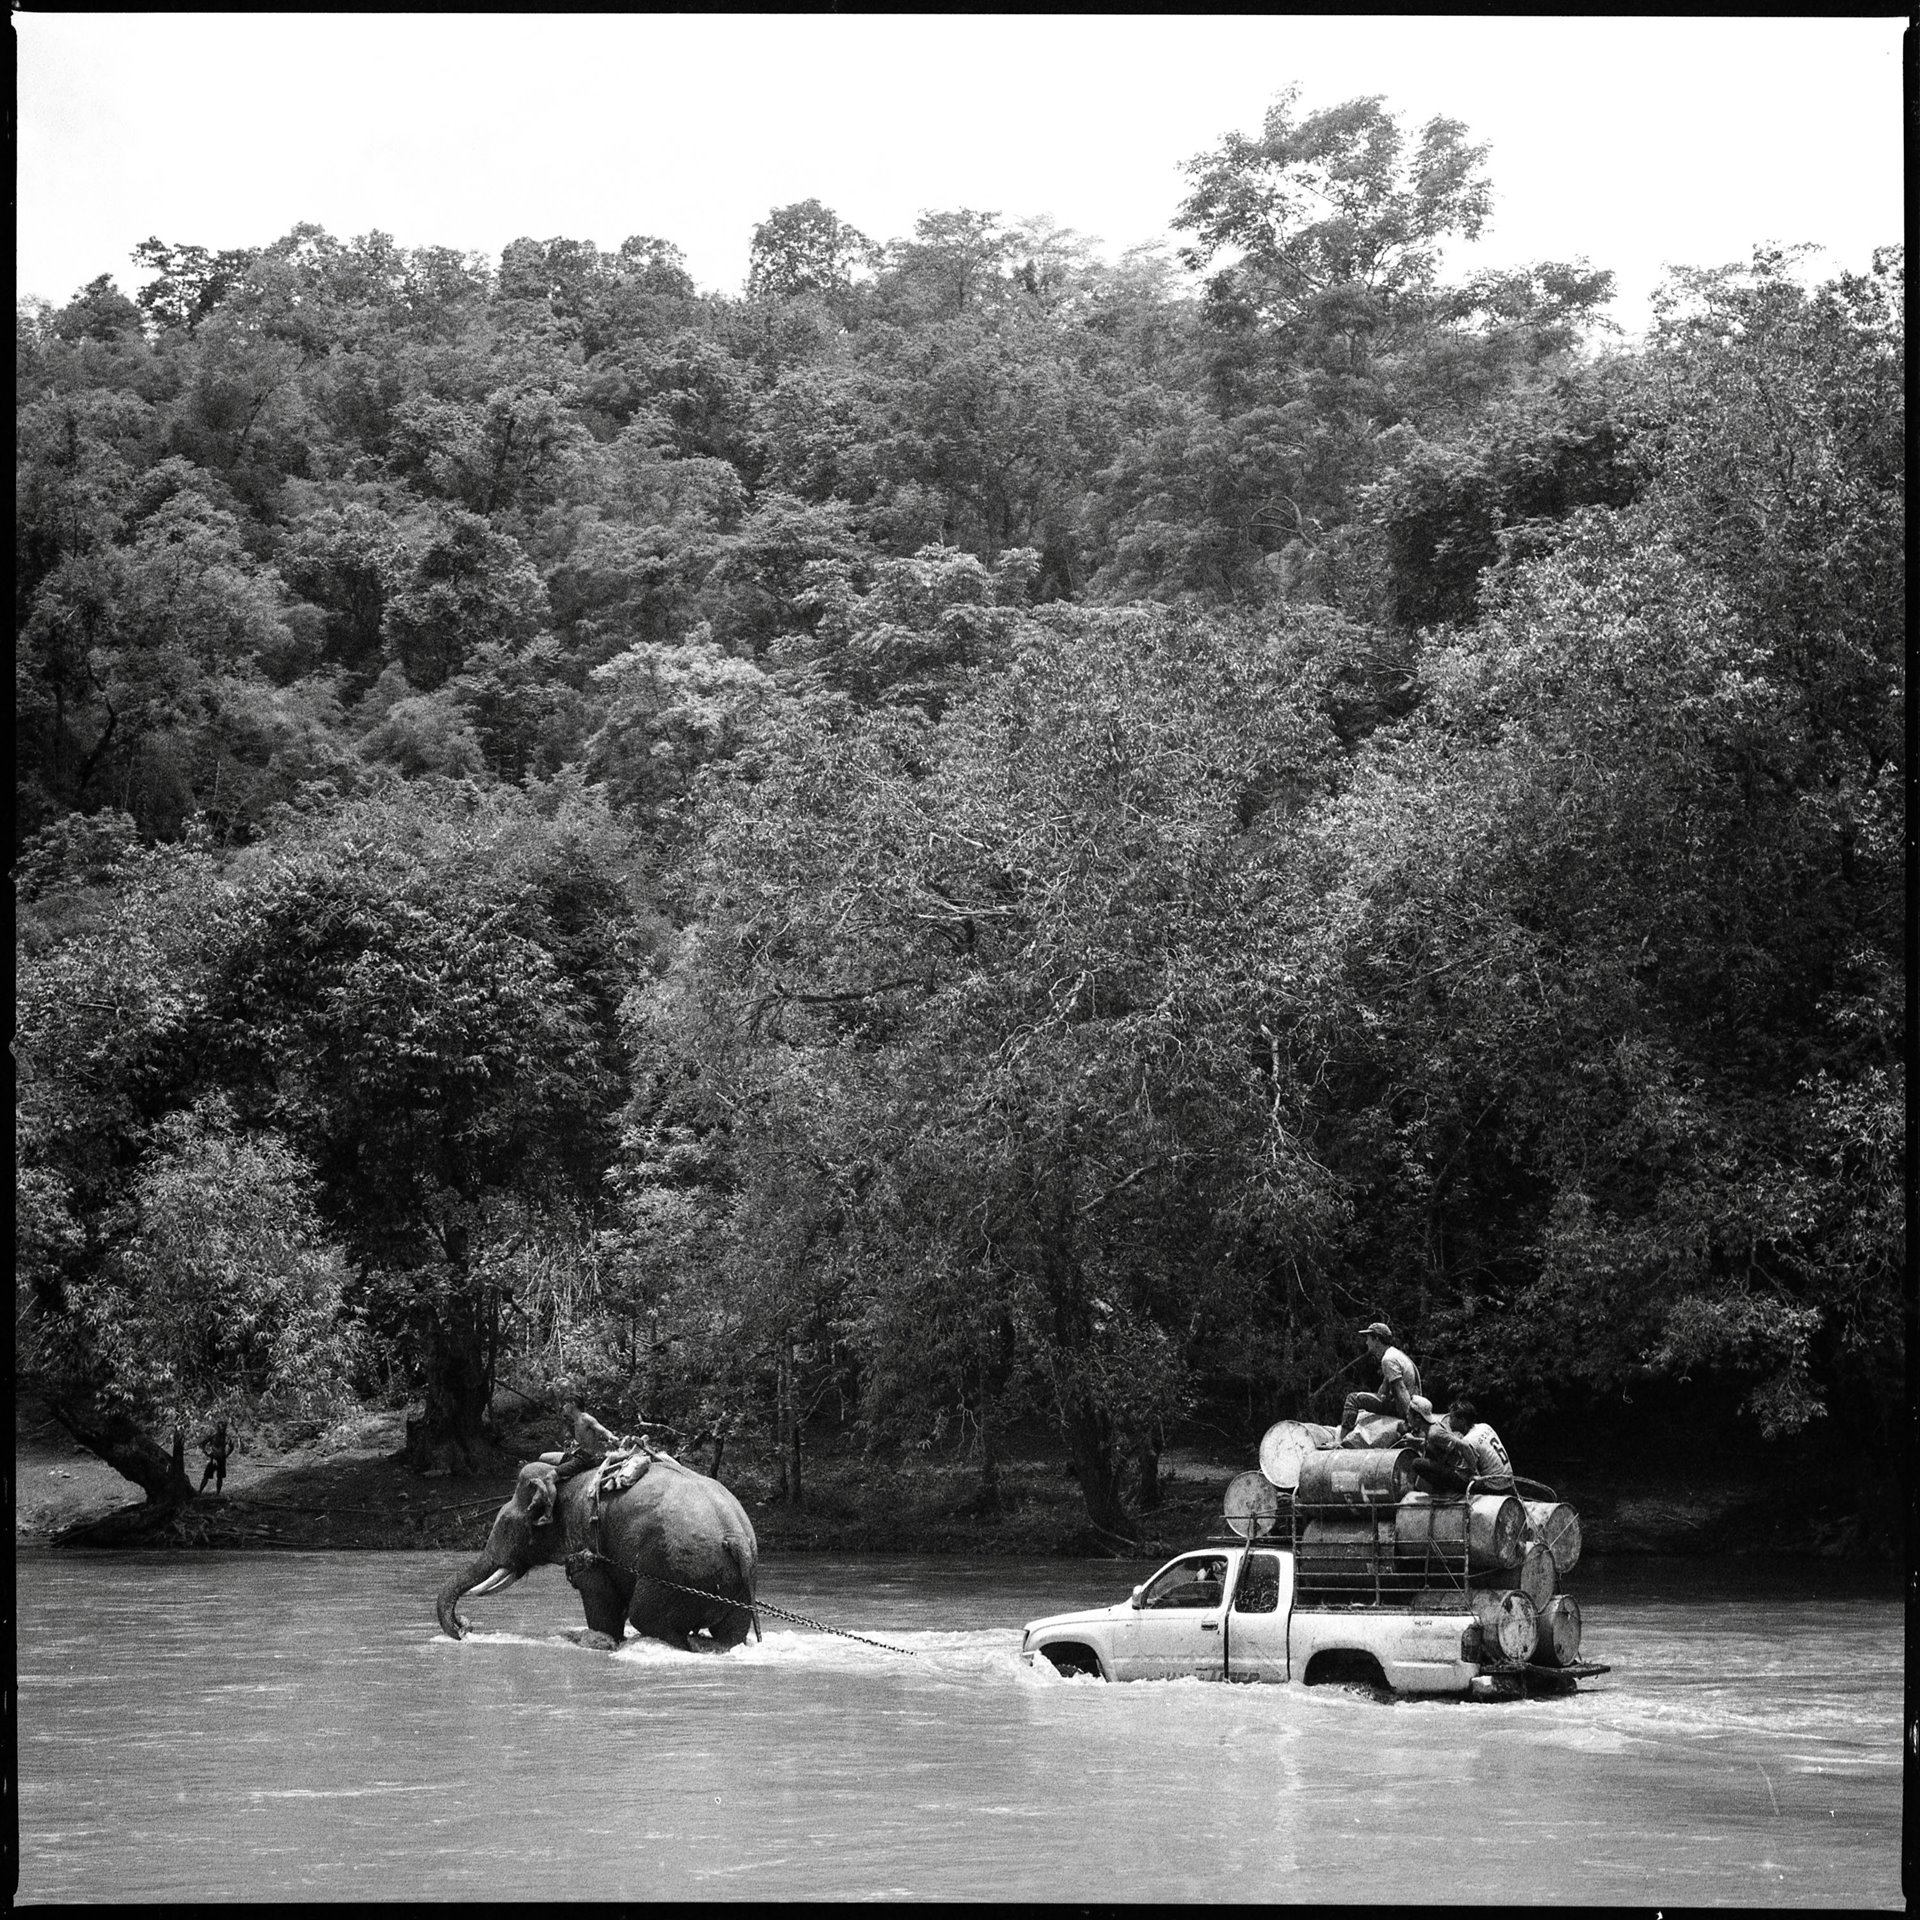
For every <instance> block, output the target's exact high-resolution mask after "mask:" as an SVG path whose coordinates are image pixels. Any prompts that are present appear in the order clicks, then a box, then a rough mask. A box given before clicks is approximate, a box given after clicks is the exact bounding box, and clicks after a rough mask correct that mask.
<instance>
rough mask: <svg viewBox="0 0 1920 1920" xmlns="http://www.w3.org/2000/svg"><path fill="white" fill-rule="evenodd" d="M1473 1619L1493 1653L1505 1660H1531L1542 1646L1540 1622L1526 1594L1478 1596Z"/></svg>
mask: <svg viewBox="0 0 1920 1920" xmlns="http://www.w3.org/2000/svg"><path fill="white" fill-rule="evenodd" d="M1473 1617H1474V1618H1475V1619H1476V1620H1478V1621H1479V1622H1480V1637H1481V1639H1482V1640H1483V1641H1484V1643H1485V1645H1486V1648H1487V1651H1488V1652H1489V1653H1495V1654H1498V1656H1499V1657H1500V1658H1501V1659H1502V1660H1512V1661H1519V1662H1524V1661H1528V1660H1531V1659H1532V1658H1533V1656H1534V1650H1535V1649H1536V1648H1537V1647H1538V1646H1539V1644H1540V1622H1539V1617H1538V1615H1536V1614H1535V1612H1534V1610H1533V1602H1532V1601H1531V1600H1529V1599H1528V1598H1527V1596H1526V1595H1525V1594H1524V1593H1476V1594H1475V1595H1474V1596H1473Z"/></svg>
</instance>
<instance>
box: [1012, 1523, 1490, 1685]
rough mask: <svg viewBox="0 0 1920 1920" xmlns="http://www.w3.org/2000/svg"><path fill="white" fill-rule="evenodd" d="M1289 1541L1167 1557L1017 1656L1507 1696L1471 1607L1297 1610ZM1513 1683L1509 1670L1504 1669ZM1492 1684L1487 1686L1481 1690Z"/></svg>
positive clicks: (1035, 1626) (1052, 1622) (1110, 1670)
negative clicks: (1114, 1599)
mask: <svg viewBox="0 0 1920 1920" xmlns="http://www.w3.org/2000/svg"><path fill="white" fill-rule="evenodd" d="M1293 1569H1294V1558H1293V1555H1292V1553H1291V1552H1289V1551H1288V1550H1287V1549H1286V1548H1284V1547H1269V1546H1264V1545H1252V1546H1241V1545H1237V1544H1236V1545H1233V1546H1211V1547H1205V1548H1201V1549H1199V1550H1197V1551H1195V1552H1192V1553H1183V1554H1181V1555H1180V1556H1179V1558H1178V1559H1175V1560H1170V1561H1168V1562H1167V1564H1166V1565H1165V1566H1164V1567H1162V1568H1161V1569H1160V1571H1159V1572H1158V1573H1156V1574H1155V1575H1154V1576H1153V1578H1152V1579H1151V1580H1149V1581H1147V1582H1146V1583H1145V1584H1144V1585H1142V1586H1138V1587H1135V1588H1134V1590H1133V1595H1132V1598H1131V1599H1127V1600H1123V1601H1121V1602H1119V1603H1118V1604H1117V1605H1115V1606H1110V1607H1089V1608H1087V1609H1086V1610H1085V1611H1084V1612H1080V1613H1056V1614H1049V1615H1048V1616H1047V1617H1046V1618H1045V1619H1044V1620H1035V1621H1033V1622H1032V1623H1031V1624H1030V1625H1029V1626H1028V1628H1027V1631H1026V1637H1025V1639H1024V1640H1022V1642H1021V1643H1020V1658H1021V1659H1022V1660H1023V1661H1024V1662H1026V1664H1027V1665H1029V1666H1031V1665H1032V1664H1033V1662H1034V1661H1035V1660H1036V1659H1042V1660H1046V1661H1049V1662H1050V1663H1051V1664H1052V1665H1053V1666H1055V1667H1056V1668H1058V1669H1059V1670H1060V1672H1062V1673H1065V1674H1080V1673H1087V1674H1098V1675H1100V1677H1101V1678H1102V1679H1105V1680H1171V1679H1184V1678H1186V1677H1187V1676H1189V1675H1191V1676H1192V1677H1193V1678H1195V1679H1199V1680H1241V1681H1268V1682H1276V1681H1287V1680H1301V1681H1305V1682H1306V1683H1307V1684H1308V1685H1312V1684H1314V1683H1315V1682H1316V1681H1320V1680H1371V1681H1374V1682H1376V1683H1377V1684H1382V1685H1385V1686H1388V1687H1391V1688H1392V1689H1393V1690H1394V1691H1395V1692H1397V1693H1453V1694H1472V1693H1480V1694H1494V1693H1499V1692H1504V1691H1508V1690H1509V1689H1507V1688H1506V1687H1503V1686H1498V1685H1495V1684H1494V1680H1495V1678H1496V1676H1493V1675H1490V1674H1486V1673H1483V1671H1482V1668H1483V1665H1484V1662H1483V1660H1482V1657H1481V1633H1480V1626H1479V1623H1478V1622H1477V1621H1476V1620H1475V1618H1474V1616H1473V1615H1472V1614H1471V1613H1470V1612H1467V1611H1464V1610H1462V1611H1459V1612H1434V1613H1419V1612H1401V1611H1386V1610H1383V1609H1379V1608H1372V1607H1350V1606H1343V1607H1338V1608H1328V1609H1325V1610H1321V1609H1315V1608H1311V1607H1306V1606H1300V1605H1297V1604H1296V1602H1295V1596H1294V1575H1293ZM1498 1677H1499V1678H1500V1679H1504V1678H1505V1676H1504V1675H1501V1676H1498ZM1482 1680H1485V1681H1486V1682H1487V1683H1488V1684H1486V1685H1485V1686H1477V1685H1476V1684H1475V1683H1476V1682H1478V1681H1482Z"/></svg>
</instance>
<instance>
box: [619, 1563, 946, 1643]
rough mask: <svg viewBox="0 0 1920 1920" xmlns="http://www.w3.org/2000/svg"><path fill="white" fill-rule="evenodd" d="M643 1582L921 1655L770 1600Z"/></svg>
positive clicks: (648, 1576) (651, 1575)
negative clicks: (736, 1597)
mask: <svg viewBox="0 0 1920 1920" xmlns="http://www.w3.org/2000/svg"><path fill="white" fill-rule="evenodd" d="M586 1554H587V1557H588V1558H590V1559H594V1560H598V1561H601V1562H602V1563H603V1564H605V1565H607V1566H609V1567H613V1566H618V1565H619V1562H618V1561H617V1560H612V1559H609V1558H608V1557H607V1555H606V1554H604V1553H596V1552H595V1551H594V1550H593V1549H592V1548H591V1547H589V1548H587V1549H586ZM638 1577H639V1578H640V1579H642V1580H651V1581H652V1582H653V1583H654V1584H655V1585H656V1586H661V1587H672V1588H674V1589H676V1591H678V1592H680V1593H691V1594H693V1595H695V1596H696V1597H697V1598H699V1599H701V1600H717V1601H719V1603H720V1604H721V1605H722V1606H723V1607H744V1608H746V1610H747V1611H748V1612H749V1613H770V1614H772V1615H773V1616H774V1617H775V1619H778V1620H791V1621H793V1622H794V1623H795V1624H796V1625H799V1626H802V1627H812V1628H814V1629H815V1630H816V1631H817V1632H820V1633H834V1634H838V1635H839V1636H840V1638H841V1639H842V1640H858V1641H859V1642H860V1644H861V1645H862V1646H864V1647H878V1648H879V1649H880V1651H881V1652H882V1653H902V1654H905V1655H906V1657H907V1658H908V1659H909V1660H918V1659H919V1658H920V1655H919V1653H918V1651H917V1650H916V1649H914V1648H913V1647H895V1646H889V1645H888V1643H887V1642H886V1641H884V1640H871V1639H869V1638H868V1637H867V1636H866V1635H865V1634H864V1633H854V1632H852V1631H851V1630H850V1629H849V1628H846V1627H830V1626H828V1625H827V1623H826V1622H825V1621H824V1620H816V1619H814V1618H813V1616H812V1615H811V1614H806V1613H793V1612H791V1611H789V1609H787V1608H786V1607H776V1606H775V1605H774V1604H773V1602H772V1601H771V1600H736V1599H734V1598H733V1596H732V1595H731V1594H725V1593H709V1592H708V1591H707V1590H706V1588H704V1587H690V1586H688V1585H687V1584H686V1583H685V1582H684V1581H680V1580H666V1579H662V1578H661V1576H660V1575H659V1574H657V1573H643V1574H641V1575H639V1576H638Z"/></svg>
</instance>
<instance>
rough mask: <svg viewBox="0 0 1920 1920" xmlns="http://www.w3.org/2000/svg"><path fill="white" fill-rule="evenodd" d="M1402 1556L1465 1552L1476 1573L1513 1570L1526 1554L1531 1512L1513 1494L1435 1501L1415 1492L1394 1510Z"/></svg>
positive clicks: (1425, 1494) (1493, 1494) (1421, 1556)
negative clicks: (1463, 1549) (1462, 1549)
mask: <svg viewBox="0 0 1920 1920" xmlns="http://www.w3.org/2000/svg"><path fill="white" fill-rule="evenodd" d="M1393 1521H1394V1528H1395V1531H1396V1533H1397V1535H1398V1537H1399V1546H1400V1557H1401V1559H1402V1560H1416V1559H1421V1558H1424V1557H1425V1556H1426V1555H1427V1554H1429V1553H1433V1554H1452V1555H1453V1556H1455V1557H1456V1558H1457V1557H1458V1556H1459V1553H1460V1549H1461V1545H1462V1543H1463V1542H1464V1543H1465V1546H1466V1553H1467V1565H1468V1566H1469V1567H1470V1568H1472V1570H1473V1571H1474V1572H1475V1573H1509V1572H1511V1571H1512V1570H1513V1569H1514V1568H1516V1567H1518V1566H1519V1564H1520V1562H1521V1560H1522V1559H1523V1558H1524V1557H1525V1554H1526V1539H1527V1515H1526V1509H1525V1508H1524V1507H1522V1506H1521V1504H1520V1502H1519V1501H1518V1500H1516V1499H1515V1498H1514V1497H1513V1495H1512V1494H1510V1493H1482V1494H1477V1495H1476V1496H1475V1497H1474V1498H1473V1499H1471V1500H1435V1499H1434V1498H1433V1496H1432V1495H1431V1494H1428V1493H1414V1494H1410V1495H1409V1496H1408V1497H1407V1498H1406V1499H1404V1500H1402V1501H1401V1502H1400V1504H1399V1506H1398V1507H1397V1508H1395V1510H1394V1516H1393Z"/></svg>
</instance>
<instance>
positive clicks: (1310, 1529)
mask: <svg viewBox="0 0 1920 1920" xmlns="http://www.w3.org/2000/svg"><path fill="white" fill-rule="evenodd" d="M1296 1551H1297V1555H1298V1558H1299V1562H1300V1571H1301V1572H1302V1573H1303V1574H1314V1573H1322V1574H1335V1573H1337V1574H1354V1575H1367V1576H1371V1575H1372V1574H1373V1573H1375V1572H1376V1571H1378V1572H1382V1573H1391V1572H1392V1571H1393V1522H1392V1521H1391V1520H1359V1519H1354V1520H1313V1521H1309V1522H1308V1523H1307V1525H1306V1526H1304V1527H1303V1528H1301V1530H1300V1541H1299V1546H1298V1548H1297V1549H1296Z"/></svg>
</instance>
